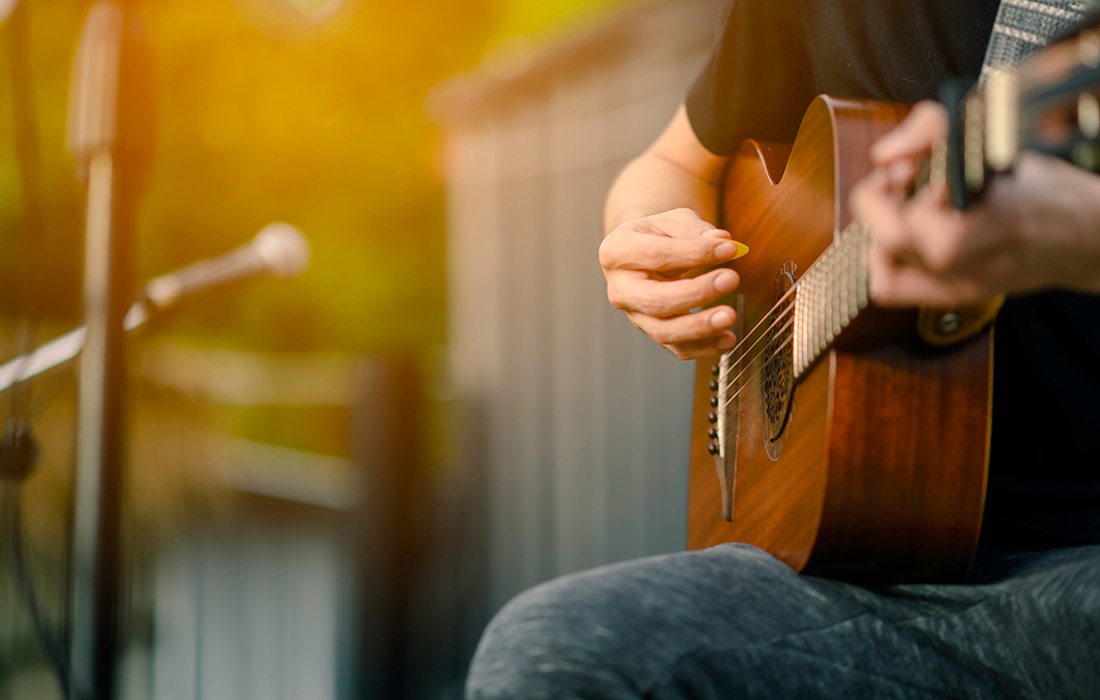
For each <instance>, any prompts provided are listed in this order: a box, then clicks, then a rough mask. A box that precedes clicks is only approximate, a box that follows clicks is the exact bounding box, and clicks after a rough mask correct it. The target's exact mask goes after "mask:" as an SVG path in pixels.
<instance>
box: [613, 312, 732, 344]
mask: <svg viewBox="0 0 1100 700" xmlns="http://www.w3.org/2000/svg"><path fill="white" fill-rule="evenodd" d="M627 317H628V318H629V319H630V322H631V323H633V324H634V325H635V326H637V327H638V328H639V329H640V330H641V331H642V332H643V333H645V334H646V335H648V336H649V337H650V338H652V339H653V340H654V341H656V342H657V343H659V344H661V345H675V344H680V343H687V342H692V341H696V340H706V339H708V338H710V339H714V338H717V337H718V336H720V335H722V334H723V333H726V332H727V331H729V330H730V328H732V327H733V322H734V320H735V318H736V313H735V312H734V310H733V308H732V307H729V306H716V307H714V308H712V309H706V310H704V311H698V312H696V313H687V314H683V315H681V316H673V317H671V318H654V317H652V316H646V315H644V314H640V313H637V312H630V313H628V314H627Z"/></svg>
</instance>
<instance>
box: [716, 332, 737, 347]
mask: <svg viewBox="0 0 1100 700" xmlns="http://www.w3.org/2000/svg"><path fill="white" fill-rule="evenodd" d="M734 345H737V338H735V337H734V336H732V335H724V336H722V337H721V338H719V339H718V349H719V350H729V349H731V348H733V346H734Z"/></svg>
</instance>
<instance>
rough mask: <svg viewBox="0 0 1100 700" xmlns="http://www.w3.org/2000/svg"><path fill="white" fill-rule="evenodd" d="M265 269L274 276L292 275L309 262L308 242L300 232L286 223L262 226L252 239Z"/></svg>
mask: <svg viewBox="0 0 1100 700" xmlns="http://www.w3.org/2000/svg"><path fill="white" fill-rule="evenodd" d="M252 246H253V249H254V250H255V251H256V254H257V255H258V256H259V257H260V260H262V261H263V263H264V266H265V267H266V268H267V271H268V272H269V273H270V274H272V275H274V276H276V277H293V276H295V275H297V274H298V273H299V272H301V271H302V270H304V269H305V267H306V265H307V264H309V243H307V242H306V237H305V236H303V235H302V232H301V231H299V230H298V229H296V228H294V227H293V226H291V225H290V224H286V223H282V222H279V223H274V224H268V225H267V226H264V227H263V229H261V230H260V232H259V233H257V234H256V238H254V239H253V241H252Z"/></svg>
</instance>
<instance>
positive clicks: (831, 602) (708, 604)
mask: <svg viewBox="0 0 1100 700" xmlns="http://www.w3.org/2000/svg"><path fill="white" fill-rule="evenodd" d="M1024 564H1026V562H1025V563H1024ZM1051 570H1052V568H1051V566H1042V565H1038V566H1036V565H1032V566H1031V568H1028V566H1027V565H1024V566H1015V567H1008V571H1009V573H1008V574H1005V575H1003V576H1000V577H999V578H996V579H994V580H990V581H987V582H985V583H982V584H981V585H958V586H944V585H935V586H932V585H928V586H895V587H889V588H881V589H877V590H873V589H865V588H861V587H859V586H855V585H851V584H847V583H843V582H837V581H828V580H824V579H818V578H814V577H808V576H799V575H797V574H795V573H794V572H793V571H791V570H790V569H789V568H787V567H786V566H785V565H783V564H781V563H780V562H778V561H777V560H775V559H774V558H772V557H770V556H769V555H767V554H765V553H763V552H761V551H760V550H757V549H755V548H752V547H748V546H746V545H723V546H720V547H716V548H713V549H710V550H706V551H701V552H684V553H678V554H672V555H666V556H661V557H653V558H648V559H642V560H637V561H632V562H627V563H624V564H618V565H614V566H609V567H603V568H601V569H596V570H593V571H589V572H585V573H582V574H577V575H573V576H568V577H565V578H561V579H558V580H555V581H552V582H550V583H547V584H544V585H542V586H539V587H537V588H534V589H532V590H531V591H528V592H527V593H525V594H523V595H521V596H520V597H518V598H516V599H515V600H513V601H512V602H511V603H509V604H508V605H507V606H506V607H505V608H504V609H503V610H501V612H500V613H499V614H498V615H497V617H496V618H495V619H494V621H493V622H492V623H491V625H490V626H489V628H488V629H487V631H486V633H485V636H484V637H483V639H482V643H481V645H480V646H479V649H478V652H477V655H476V657H475V660H474V663H473V666H472V669H471V673H470V677H469V683H468V691H469V695H470V697H473V698H482V697H484V698H488V697H525V698H538V697H610V698H618V697H622V698H627V697H668V698H673V697H676V698H679V697H699V698H705V697H714V698H728V697H776V696H791V697H872V696H873V697H957V696H960V695H965V696H968V697H1005V696H1009V697H1011V696H1029V695H1031V696H1035V697H1042V696H1043V695H1044V694H1046V693H1045V692H1044V690H1045V689H1048V688H1050V687H1051V684H1054V683H1057V682H1058V678H1059V673H1057V672H1052V671H1050V669H1049V668H1048V667H1049V666H1051V665H1053V666H1057V664H1056V663H1054V664H1051V659H1045V660H1043V661H1041V662H1040V663H1038V664H1036V668H1030V664H1029V663H1028V664H1021V661H1020V655H1021V654H1026V653H1028V650H1027V649H1026V647H1024V648H1021V644H1022V643H1023V640H1024V639H1026V638H1027V635H1028V631H1029V630H1028V629H1025V628H1024V627H1020V626H1018V627H1013V623H1012V622H1011V620H1012V619H1013V613H1014V611H1018V610H1019V608H1020V607H1021V606H1025V605H1028V604H1030V603H1032V602H1033V599H1034V597H1035V590H1034V589H1035V588H1037V587H1038V588H1043V584H1041V583H1040V582H1039V581H1040V579H1042V580H1046V581H1048V584H1047V588H1048V589H1049V585H1050V584H1049V581H1050V580H1051V578H1050V576H1049V573H1050V572H1051ZM1074 575H1079V572H1078V573H1077V574H1074ZM1044 576H1045V577H1046V578H1043V577H1044ZM1055 578H1057V577H1055ZM1071 578H1073V575H1068V576H1066V577H1065V579H1066V580H1067V581H1068V580H1069V579H1071ZM1056 588H1057V587H1056ZM1061 588H1064V589H1065V590H1066V591H1075V590H1080V586H1078V585H1072V584H1066V585H1064V586H1061ZM1072 597H1073V596H1072V595H1070V594H1067V596H1064V597H1059V596H1053V595H1050V591H1049V590H1048V591H1047V596H1046V601H1047V605H1046V606H1045V609H1046V610H1048V611H1050V612H1049V614H1050V615H1054V614H1055V613H1054V612H1053V611H1054V610H1056V609H1057V610H1059V611H1060V610H1063V609H1070V608H1072V607H1074V605H1076V601H1074V600H1072ZM1036 614H1038V613H1036ZM1057 614H1058V615H1061V614H1062V613H1061V612H1059V613H1057ZM1026 619H1027V621H1028V627H1030V624H1031V623H1032V622H1033V618H1032V617H1026ZM1034 619H1038V618H1034ZM1075 629H1076V630H1079V631H1080V635H1083V636H1087V635H1088V634H1089V632H1088V631H1087V629H1089V628H1087V626H1078V627H1077V628H1075ZM1063 632H1064V630H1063ZM1052 634H1054V633H1052ZM1075 634H1078V632H1077V631H1074V632H1073V633H1072V634H1071V635H1069V636H1072V635H1075ZM1062 641H1063V643H1065V642H1067V641H1071V640H1069V639H1063V640H1062ZM1091 648H1095V647H1094V646H1091V647H1086V649H1091ZM1054 653H1056V651H1055V652H1054ZM1082 653H1088V652H1087V651H1085V652H1082ZM1040 656H1041V655H1040ZM1036 669H1039V670H1041V671H1042V672H1041V673H1040V672H1039V671H1037V670H1036ZM1044 674H1045V675H1044ZM1037 679H1038V680H1037ZM1062 681H1063V684H1062V685H1061V689H1062V693H1061V694H1065V691H1066V689H1067V685H1066V684H1065V682H1064V681H1065V678H1064V674H1063V677H1062ZM1075 682H1077V683H1078V685H1079V687H1082V688H1083V687H1085V685H1084V684H1082V681H1081V679H1080V678H1078V679H1077V680H1076V681H1075ZM1076 687H1078V686H1073V685H1070V686H1068V688H1069V689H1075V688H1076Z"/></svg>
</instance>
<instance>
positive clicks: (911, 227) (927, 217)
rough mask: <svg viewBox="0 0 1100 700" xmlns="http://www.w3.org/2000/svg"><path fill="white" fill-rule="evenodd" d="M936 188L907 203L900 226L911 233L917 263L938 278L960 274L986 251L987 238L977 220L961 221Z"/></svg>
mask: <svg viewBox="0 0 1100 700" xmlns="http://www.w3.org/2000/svg"><path fill="white" fill-rule="evenodd" d="M937 189H938V188H927V189H926V190H924V191H921V192H919V193H917V195H916V196H915V197H913V199H912V200H910V202H909V203H908V204H906V206H905V207H904V208H903V210H902V221H903V226H904V228H905V229H906V230H907V231H909V232H910V233H911V241H912V244H913V248H914V249H915V251H916V253H917V255H916V261H917V263H918V264H919V265H920V266H921V267H923V268H924V269H925V270H926V271H928V272H931V273H933V274H940V275H944V274H948V273H957V272H962V271H963V270H965V268H966V267H967V266H968V265H969V264H971V263H972V262H974V261H975V260H976V259H978V258H980V257H982V256H983V255H984V254H985V253H986V252H988V250H987V247H988V243H989V241H988V239H987V238H988V237H987V236H985V235H982V234H981V233H979V231H978V230H977V228H976V224H977V223H978V220H977V219H973V218H971V219H969V220H966V219H964V218H963V217H962V215H961V214H960V213H959V212H958V211H956V210H955V209H952V208H951V207H949V206H947V205H946V203H945V202H944V201H943V193H942V191H937Z"/></svg>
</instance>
